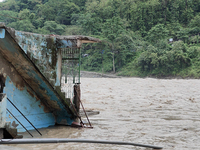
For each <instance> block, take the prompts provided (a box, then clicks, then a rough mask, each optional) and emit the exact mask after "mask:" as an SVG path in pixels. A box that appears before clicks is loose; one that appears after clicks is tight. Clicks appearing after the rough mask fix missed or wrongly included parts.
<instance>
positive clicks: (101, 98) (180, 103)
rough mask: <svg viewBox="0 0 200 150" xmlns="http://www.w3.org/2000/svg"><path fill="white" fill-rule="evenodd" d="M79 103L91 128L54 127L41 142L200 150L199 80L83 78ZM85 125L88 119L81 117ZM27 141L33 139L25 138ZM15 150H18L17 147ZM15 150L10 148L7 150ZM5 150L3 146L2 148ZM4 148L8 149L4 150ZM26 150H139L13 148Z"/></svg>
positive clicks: (73, 146) (46, 146) (55, 146)
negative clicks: (71, 140)
mask: <svg viewBox="0 0 200 150" xmlns="http://www.w3.org/2000/svg"><path fill="white" fill-rule="evenodd" d="M81 99H82V102H83V104H84V106H85V109H86V110H92V111H99V112H100V113H99V114H98V115H91V116H89V119H90V122H91V124H92V126H93V127H94V128H93V129H89V128H82V129H78V128H72V127H68V126H56V127H50V128H46V129H40V132H41V133H42V134H43V136H42V137H40V136H39V135H38V134H37V132H34V131H32V133H33V135H34V138H75V139H92V140H109V141H126V142H133V143H140V144H147V145H155V146H162V147H163V149H165V150H171V149H175V150H190V149H192V150H198V149H200V80H197V79H184V80H183V79H152V78H144V79H141V78H81ZM83 120H84V121H85V122H86V121H87V120H86V118H84V117H83ZM24 138H31V137H30V136H29V135H28V134H27V133H24ZM13 147H14V148H13ZM9 148H11V147H7V149H9ZM0 149H1V147H0ZM5 149H6V148H5ZM12 149H28V150H50V149H56V150H64V149H65V150H79V149H86V150H94V149H95V150H103V149H109V150H131V149H136V150H137V149H138V150H139V149H141V150H143V149H147V148H141V147H135V146H128V145H126V146H122V145H104V144H82V143H60V144H30V145H12Z"/></svg>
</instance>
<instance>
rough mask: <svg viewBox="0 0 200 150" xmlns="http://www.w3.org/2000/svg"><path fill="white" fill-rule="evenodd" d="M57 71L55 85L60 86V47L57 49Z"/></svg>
mask: <svg viewBox="0 0 200 150" xmlns="http://www.w3.org/2000/svg"><path fill="white" fill-rule="evenodd" d="M57 56H58V58H57V64H56V66H57V71H56V84H55V86H61V76H62V56H61V49H60V48H59V49H58V54H57Z"/></svg>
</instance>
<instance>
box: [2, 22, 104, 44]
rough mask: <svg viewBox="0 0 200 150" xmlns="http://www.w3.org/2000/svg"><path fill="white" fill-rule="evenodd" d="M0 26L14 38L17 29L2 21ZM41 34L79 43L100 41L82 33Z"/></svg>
mask: <svg viewBox="0 0 200 150" xmlns="http://www.w3.org/2000/svg"><path fill="white" fill-rule="evenodd" d="M1 27H4V28H6V30H7V31H8V32H9V33H10V35H11V36H12V37H13V38H14V39H15V40H16V38H15V31H17V30H15V29H14V28H10V27H7V26H6V25H5V23H3V22H0V28H1ZM19 32H22V33H26V34H36V35H41V34H38V33H31V32H25V31H19ZM43 36H45V37H51V36H54V37H56V39H58V40H80V41H81V43H100V42H101V40H99V39H97V38H93V37H90V36H84V35H67V36H64V35H54V34H46V35H45V34H43ZM78 47H79V46H78Z"/></svg>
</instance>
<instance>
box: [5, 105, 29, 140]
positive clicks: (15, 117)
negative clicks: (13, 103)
mask: <svg viewBox="0 0 200 150" xmlns="http://www.w3.org/2000/svg"><path fill="white" fill-rule="evenodd" d="M6 110H7V111H8V112H9V113H10V114H11V115H12V116H13V118H15V119H16V120H17V121H18V122H19V124H20V125H21V126H22V127H23V128H24V129H25V130H26V131H27V132H28V133H29V134H30V135H31V136H32V137H33V135H32V134H31V133H30V132H29V131H28V130H27V129H26V128H25V126H24V125H23V124H22V123H21V122H20V121H19V120H18V119H17V118H16V117H15V116H14V115H13V114H12V113H11V112H10V111H9V110H8V108H6Z"/></svg>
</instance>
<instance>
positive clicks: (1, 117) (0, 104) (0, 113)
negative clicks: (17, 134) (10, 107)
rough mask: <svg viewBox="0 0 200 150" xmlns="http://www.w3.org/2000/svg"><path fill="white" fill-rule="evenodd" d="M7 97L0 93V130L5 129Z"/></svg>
mask: <svg viewBox="0 0 200 150" xmlns="http://www.w3.org/2000/svg"><path fill="white" fill-rule="evenodd" d="M6 98H7V96H6V94H3V93H0V129H1V128H4V127H5V124H6V108H7V100H6Z"/></svg>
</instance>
